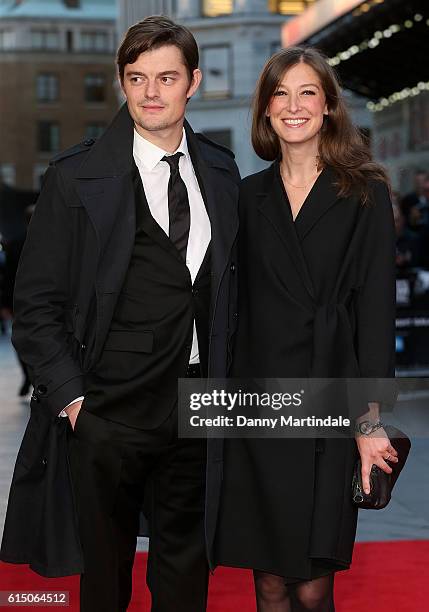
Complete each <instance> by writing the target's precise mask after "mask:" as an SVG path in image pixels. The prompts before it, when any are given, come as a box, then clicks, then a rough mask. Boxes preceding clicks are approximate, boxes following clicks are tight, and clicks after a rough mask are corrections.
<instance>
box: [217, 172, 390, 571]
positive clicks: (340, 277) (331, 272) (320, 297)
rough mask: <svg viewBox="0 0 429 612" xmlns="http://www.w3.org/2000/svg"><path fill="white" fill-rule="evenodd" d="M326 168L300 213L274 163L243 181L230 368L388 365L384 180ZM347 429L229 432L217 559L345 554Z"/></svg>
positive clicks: (318, 370) (241, 373)
mask: <svg viewBox="0 0 429 612" xmlns="http://www.w3.org/2000/svg"><path fill="white" fill-rule="evenodd" d="M334 182H335V174H334V172H333V171H332V170H331V169H330V168H326V169H325V170H323V172H322V173H321V175H320V176H319V178H318V179H317V181H316V183H315V185H314V187H313V189H312V190H311V192H310V194H309V195H308V197H307V199H306V201H305V203H304V204H303V206H302V208H301V210H300V212H299V214H298V216H297V218H296V220H295V222H294V221H293V219H292V214H291V209H290V205H289V202H288V200H287V195H286V193H285V191H284V188H283V184H282V182H281V178H280V173H279V166H278V163H277V162H276V163H274V164H273V165H272V166H271V167H270V168H268V169H267V170H264V171H263V172H260V173H258V174H256V175H253V176H250V177H247V178H246V179H245V180H244V181H243V184H242V188H241V195H240V233H239V261H238V274H239V322H238V329H237V336H236V341H235V353H234V364H233V376H234V377H237V378H245V377H257V378H263V377H267V378H275V377H282V378H292V377H297V378H299V377H301V378H304V377H307V376H312V377H320V378H322V377H367V378H370V377H389V376H392V373H393V365H394V337H395V267H394V261H395V259H394V254H395V235H394V226H393V216H392V208H391V202H390V197H389V194H388V189H387V187H386V186H385V185H383V184H381V183H374V184H373V185H372V186H371V193H372V201H371V203H370V204H367V205H365V206H362V205H361V203H360V201H359V198H358V197H353V196H350V197H346V198H339V197H337V189H336V187H335V185H334ZM356 458H357V447H356V443H355V441H354V439H352V438H332V439H318V440H315V439H304V438H302V439H292V438H287V439H273V440H267V439H233V440H225V442H224V466H223V481H222V489H221V496H220V506H219V512H218V516H217V531H216V539H215V544H214V561H215V564H218V565H226V566H233V567H244V568H254V569H259V570H261V571H265V572H269V573H272V574H277V575H280V576H283V577H284V578H285V581H286V582H293V581H296V580H307V579H311V578H315V577H318V576H321V575H324V574H327V573H329V572H331V571H333V570H339V569H346V568H348V567H349V564H350V562H351V557H352V551H353V544H354V539H355V532H356V523H357V509H356V507H355V506H354V505H353V503H352V501H351V479H352V470H353V466H354V463H355V461H356Z"/></svg>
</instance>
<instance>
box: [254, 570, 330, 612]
mask: <svg viewBox="0 0 429 612" xmlns="http://www.w3.org/2000/svg"><path fill="white" fill-rule="evenodd" d="M253 577H254V580H255V591H256V604H257V612H310V611H311V612H335V607H334V574H333V573H332V574H329V575H328V576H322V577H321V578H315V579H314V580H307V581H303V582H297V583H295V584H290V585H285V583H284V580H283V578H282V577H281V576H274V575H273V574H267V573H265V572H260V571H257V570H254V571H253Z"/></svg>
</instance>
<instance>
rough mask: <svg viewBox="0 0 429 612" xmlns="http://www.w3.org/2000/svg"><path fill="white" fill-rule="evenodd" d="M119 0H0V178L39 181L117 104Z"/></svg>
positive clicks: (31, 184) (23, 183) (32, 184)
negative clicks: (57, 157) (56, 157)
mask: <svg viewBox="0 0 429 612" xmlns="http://www.w3.org/2000/svg"><path fill="white" fill-rule="evenodd" d="M116 18H117V10H116V2H115V0H15V1H12V0H0V134H1V139H0V180H2V181H4V182H6V183H8V184H10V185H15V186H17V187H19V188H23V189H38V187H39V186H40V178H41V176H42V175H43V173H44V171H45V169H46V167H47V164H48V161H49V159H50V158H51V157H53V156H54V155H55V154H56V153H57V152H58V151H61V150H63V149H65V148H67V147H70V146H72V145H73V144H75V143H77V142H79V141H81V140H84V139H85V138H91V137H96V136H98V135H99V134H100V132H102V131H103V129H104V127H105V126H106V125H107V124H108V123H109V121H110V120H111V118H112V117H113V115H114V113H115V112H116V110H117V107H118V101H117V96H116V92H115V87H114V81H115V64H114V57H115V50H116V46H117V41H116Z"/></svg>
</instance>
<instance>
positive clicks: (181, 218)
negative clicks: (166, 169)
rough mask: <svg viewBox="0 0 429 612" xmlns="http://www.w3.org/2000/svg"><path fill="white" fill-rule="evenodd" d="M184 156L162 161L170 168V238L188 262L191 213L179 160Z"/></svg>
mask: <svg viewBox="0 0 429 612" xmlns="http://www.w3.org/2000/svg"><path fill="white" fill-rule="evenodd" d="M182 155H183V153H175V154H174V155H165V156H164V157H163V158H162V161H166V162H167V163H168V165H169V166H170V180H169V181H168V214H169V228H168V231H169V236H170V240H171V242H172V243H173V244H174V246H175V247H176V249H177V250H178V251H179V253H180V254H181V255H182V257H183V259H185V260H186V249H187V246H188V237H189V228H190V226H191V213H190V210H189V200H188V192H187V189H186V185H185V183H184V182H183V179H182V177H181V176H180V172H179V159H180V157H181V156H182Z"/></svg>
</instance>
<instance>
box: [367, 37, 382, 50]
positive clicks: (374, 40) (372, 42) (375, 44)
mask: <svg viewBox="0 0 429 612" xmlns="http://www.w3.org/2000/svg"><path fill="white" fill-rule="evenodd" d="M379 44H380V41H379V40H378V39H377V38H371V40H370V41H369V43H368V47H369V48H370V49H375V47H378V45H379Z"/></svg>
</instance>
